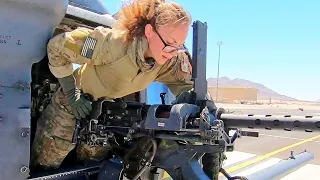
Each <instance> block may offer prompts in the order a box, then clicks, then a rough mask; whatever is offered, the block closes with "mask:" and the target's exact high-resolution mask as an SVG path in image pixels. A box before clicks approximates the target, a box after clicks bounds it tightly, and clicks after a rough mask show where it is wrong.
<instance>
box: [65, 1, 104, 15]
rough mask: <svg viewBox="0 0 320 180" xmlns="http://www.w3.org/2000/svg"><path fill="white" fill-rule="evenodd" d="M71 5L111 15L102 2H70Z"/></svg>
mask: <svg viewBox="0 0 320 180" xmlns="http://www.w3.org/2000/svg"><path fill="white" fill-rule="evenodd" d="M69 4H70V5H73V6H77V7H80V8H82V9H87V10H89V11H92V12H95V13H99V14H110V13H109V11H108V10H107V8H106V7H105V5H104V4H103V3H102V1H101V0H69Z"/></svg>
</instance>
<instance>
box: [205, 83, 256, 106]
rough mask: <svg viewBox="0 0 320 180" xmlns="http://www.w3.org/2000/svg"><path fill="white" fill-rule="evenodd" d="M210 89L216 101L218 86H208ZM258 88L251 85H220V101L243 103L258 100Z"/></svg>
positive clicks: (218, 99)
mask: <svg viewBox="0 0 320 180" xmlns="http://www.w3.org/2000/svg"><path fill="white" fill-rule="evenodd" d="M208 91H209V93H210V95H211V97H212V99H213V100H214V101H216V94H217V88H216V87H210V86H209V87H208ZM257 99H258V89H256V88H250V87H219V88H218V98H217V101H218V102H222V103H242V102H257Z"/></svg>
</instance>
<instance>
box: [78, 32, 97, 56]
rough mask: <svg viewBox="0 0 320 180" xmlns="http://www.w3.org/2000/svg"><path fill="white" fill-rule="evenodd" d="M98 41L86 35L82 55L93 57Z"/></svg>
mask: <svg viewBox="0 0 320 180" xmlns="http://www.w3.org/2000/svg"><path fill="white" fill-rule="evenodd" d="M96 43H97V40H95V39H93V38H92V37H89V36H88V37H86V39H85V41H84V43H83V46H82V50H81V56H83V57H86V58H89V59H91V58H92V55H93V51H94V48H95V46H96Z"/></svg>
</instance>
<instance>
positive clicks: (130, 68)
mask: <svg viewBox="0 0 320 180" xmlns="http://www.w3.org/2000/svg"><path fill="white" fill-rule="evenodd" d="M117 34H118V33H114V32H113V29H109V28H104V27H97V28H95V29H93V30H92V29H87V28H78V29H76V30H73V31H71V32H66V33H62V34H59V35H57V36H55V37H54V38H52V39H51V40H50V41H49V43H48V48H47V50H48V57H49V67H50V70H51V72H52V73H53V75H54V76H55V77H57V78H62V77H65V76H68V75H71V74H72V73H73V75H74V77H75V79H76V84H77V86H78V87H79V88H80V89H81V90H82V91H83V92H84V93H89V94H91V95H92V96H93V98H94V99H95V100H97V99H99V98H119V97H123V96H126V95H128V94H131V93H134V92H138V91H141V90H143V89H145V88H146V87H147V86H148V85H149V84H150V83H151V82H154V81H157V82H161V83H163V84H165V85H166V86H167V87H168V88H169V89H170V90H171V92H172V93H173V94H174V95H176V96H177V95H178V94H180V93H181V92H183V91H187V90H190V89H191V88H192V85H193V84H192V81H191V73H192V67H191V65H190V57H189V56H188V55H187V54H186V53H180V54H178V56H176V57H174V58H172V59H171V60H169V61H167V62H166V63H165V64H163V65H159V64H156V63H154V64H153V65H150V64H149V63H148V62H147V60H146V59H144V57H143V55H141V54H143V52H144V51H145V50H146V49H147V47H148V44H147V40H146V39H145V38H140V39H138V38H136V39H134V40H133V42H132V43H131V44H129V45H128V46H125V45H124V43H123V41H122V40H121V36H120V35H117ZM72 63H76V64H80V65H81V66H80V67H79V68H78V69H76V70H75V71H73V66H72Z"/></svg>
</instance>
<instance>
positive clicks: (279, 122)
mask: <svg viewBox="0 0 320 180" xmlns="http://www.w3.org/2000/svg"><path fill="white" fill-rule="evenodd" d="M217 115H218V117H217V118H218V119H221V120H223V122H224V124H225V126H226V127H228V128H231V127H235V128H254V129H268V130H271V129H283V130H287V131H291V130H300V131H306V132H313V131H320V116H291V115H285V116H281V115H255V114H242V115H236V114H230V113H225V112H220V113H218V114H217Z"/></svg>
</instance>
